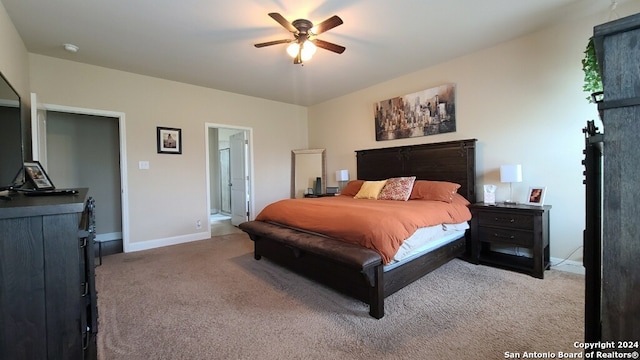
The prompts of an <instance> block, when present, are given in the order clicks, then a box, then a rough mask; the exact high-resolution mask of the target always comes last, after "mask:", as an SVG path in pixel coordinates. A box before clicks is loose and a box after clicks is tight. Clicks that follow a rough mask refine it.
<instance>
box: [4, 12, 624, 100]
mask: <svg viewBox="0 0 640 360" xmlns="http://www.w3.org/2000/svg"><path fill="white" fill-rule="evenodd" d="M0 1H1V2H2V4H3V5H4V7H5V9H6V10H7V12H8V14H9V16H10V18H11V19H12V21H13V23H14V25H15V27H16V28H17V30H18V32H19V34H20V36H21V37H22V39H23V41H24V43H25V45H26V47H27V50H28V51H29V52H31V53H36V54H42V55H46V56H52V57H57V58H62V59H68V60H72V61H77V62H82V63H87V64H93V65H98V66H103V67H108V68H113V69H119V70H124V71H128V72H133V73H138V74H143V75H149V76H154V77H159V78H164V79H169V80H175V81H180V82H184V83H189V84H194V85H200V86H204V87H209V88H214V89H219V90H225V91H230V92H234V93H239V94H245V95H250V96H256V97H261V98H266V99H272V100H276V101H281V102H285V103H291V104H298V105H304V106H309V105H314V104H317V103H320V102H323V101H326V100H329V99H332V98H335V97H338V96H341V95H345V94H348V93H350V92H353V91H356V90H359V89H362V88H366V87H368V86H372V85H375V84H378V83H381V82H384V81H386V80H390V79H393V78H396V77H398V76H401V75H404V74H408V73H411V72H414V71H417V70H420V69H424V68H426V67H429V66H431V65H434V64H438V63H441V62H443V61H446V60H449V59H452V58H455V57H458V56H461V55H464V54H467V53H471V52H474V51H477V50H478V49H481V48H485V47H488V46H492V45H495V44H498V43H501V42H504V41H507V40H509V39H513V38H516V37H519V36H521V35H524V34H526V33H530V32H533V31H536V30H539V29H541V28H544V27H545V26H549V25H550V24H553V23H557V22H558V21H563V20H565V19H568V18H570V17H577V16H584V15H588V14H592V13H595V12H597V11H603V10H606V9H607V8H608V7H609V6H610V5H611V3H612V1H610V0H444V1H443V0H440V1H435V0H397V1H391V0H324V1H320V0H311V1H300V0H233V1H232V0H55V1H52V0H0ZM629 1H631V0H629ZM617 2H625V1H617ZM270 12H279V13H281V14H282V15H283V16H284V17H285V18H287V19H288V20H289V21H293V20H295V19H298V18H306V19H309V20H311V21H312V22H314V23H316V24H317V23H319V22H321V21H323V20H325V19H327V18H328V17H330V16H332V15H338V16H340V17H341V18H342V20H343V21H344V24H343V25H341V26H338V27H336V28H334V29H332V30H329V31H328V32H325V33H323V34H321V35H320V36H319V38H320V39H323V40H326V41H330V42H333V43H336V44H340V45H342V46H345V47H346V48H347V50H346V51H345V52H344V53H343V54H341V55H338V54H335V53H332V52H329V51H326V50H323V49H318V52H317V53H316V54H315V55H314V57H313V59H312V60H310V61H308V62H306V63H305V64H304V66H300V65H293V61H292V59H291V58H290V57H288V55H287V54H286V52H285V48H286V45H275V46H270V47H265V48H260V49H258V48H255V47H254V46H253V44H255V43H259V42H265V41H270V40H278V39H286V38H289V37H292V35H291V34H290V33H289V32H287V31H286V30H285V29H284V28H283V27H281V26H280V25H279V24H278V23H277V22H275V21H274V20H273V19H271V18H270V17H269V16H268V15H267V14H268V13H270ZM64 43H72V44H74V45H77V46H78V47H79V48H80V50H79V51H78V52H77V53H75V54H73V53H69V52H66V51H65V50H64V48H63V46H62V44H64Z"/></svg>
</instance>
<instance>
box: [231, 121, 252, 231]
mask: <svg viewBox="0 0 640 360" xmlns="http://www.w3.org/2000/svg"><path fill="white" fill-rule="evenodd" d="M229 140H230V152H229V160H230V170H231V224H232V225H234V226H238V225H240V223H243V222H245V221H247V220H248V219H249V196H248V191H247V190H248V188H249V187H248V183H249V178H248V176H247V163H246V161H245V159H246V156H247V143H248V142H247V135H246V132H245V131H241V132H239V133H237V134H234V135H231V137H230V138H229Z"/></svg>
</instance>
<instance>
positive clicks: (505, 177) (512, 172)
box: [500, 164, 522, 205]
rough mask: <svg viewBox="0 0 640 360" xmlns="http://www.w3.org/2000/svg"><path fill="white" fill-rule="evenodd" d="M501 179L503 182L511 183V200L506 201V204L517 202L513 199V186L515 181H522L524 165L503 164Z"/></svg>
mask: <svg viewBox="0 0 640 360" xmlns="http://www.w3.org/2000/svg"><path fill="white" fill-rule="evenodd" d="M500 181H501V182H503V183H506V182H508V183H509V200H507V201H505V202H504V203H505V204H506V205H515V204H517V203H516V202H515V201H513V188H512V184H513V183H514V182H522V165H520V164H516V165H501V166H500Z"/></svg>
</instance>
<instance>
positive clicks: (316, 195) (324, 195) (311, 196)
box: [304, 194, 336, 198]
mask: <svg viewBox="0 0 640 360" xmlns="http://www.w3.org/2000/svg"><path fill="white" fill-rule="evenodd" d="M327 196H336V194H304V197H306V198H319V197H327Z"/></svg>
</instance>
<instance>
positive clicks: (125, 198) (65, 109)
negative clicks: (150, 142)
mask: <svg viewBox="0 0 640 360" xmlns="http://www.w3.org/2000/svg"><path fill="white" fill-rule="evenodd" d="M32 94H33V95H32V98H33V97H34V96H36V94H34V93H32ZM31 106H36V107H38V109H41V110H45V111H56V112H62V113H71V114H81V115H94V116H104V117H109V118H117V119H118V132H119V134H120V139H119V140H120V192H121V194H120V203H121V205H120V206H121V207H122V209H121V212H122V236H121V238H122V249H123V251H124V252H129V251H130V250H129V237H130V229H129V195H128V194H129V192H128V188H129V182H128V180H127V179H128V173H127V141H126V139H127V137H126V126H125V123H126V121H125V113H123V112H120V111H109V110H98V109H87V108H79V107H73V106H64V105H52V104H31ZM32 140H33V139H32ZM36 149H37V148H36Z"/></svg>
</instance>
